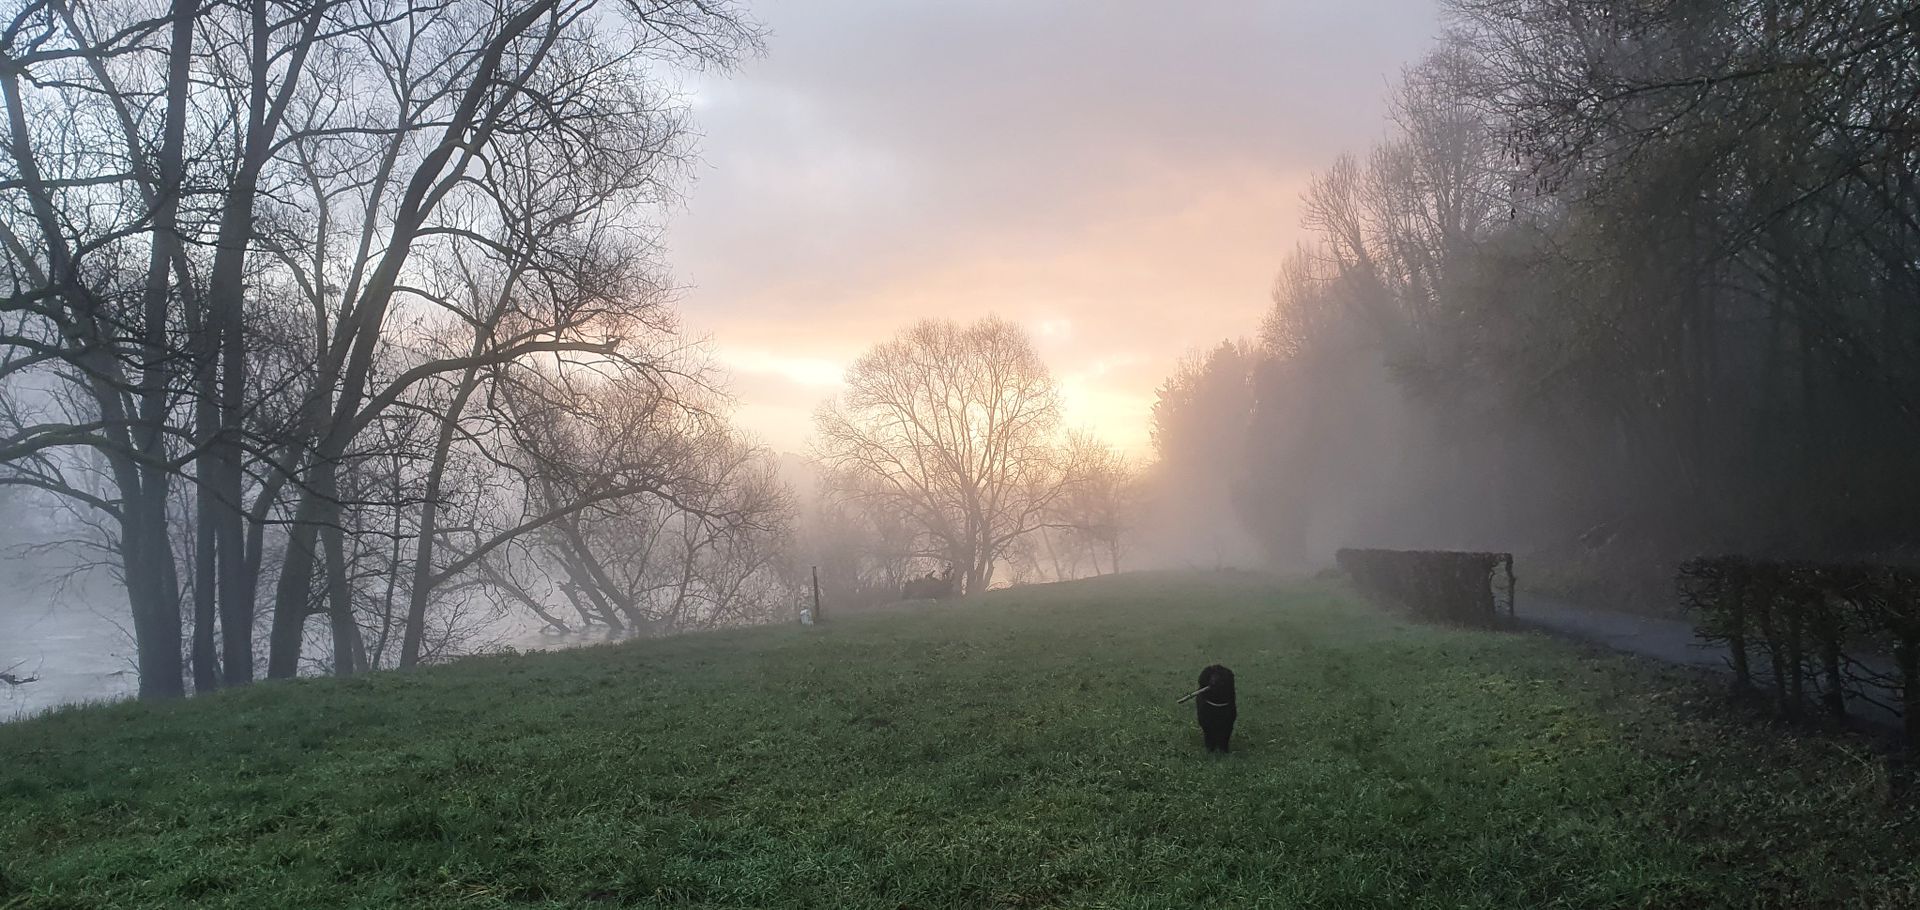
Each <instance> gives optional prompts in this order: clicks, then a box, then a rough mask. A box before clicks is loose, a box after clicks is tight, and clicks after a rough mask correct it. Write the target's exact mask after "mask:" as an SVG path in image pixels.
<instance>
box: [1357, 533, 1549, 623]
mask: <svg viewBox="0 0 1920 910" xmlns="http://www.w3.org/2000/svg"><path fill="white" fill-rule="evenodd" d="M1334 560H1335V561H1336V562H1337V563H1339V565H1340V569H1341V571H1343V572H1346V573H1347V576H1348V577H1350V578H1352V579H1353V583H1354V584H1355V585H1356V586H1358V587H1359V588H1360V590H1361V591H1363V592H1365V593H1366V594H1367V595H1368V596H1370V597H1374V598H1377V599H1380V600H1384V601H1388V602H1391V603H1395V604H1399V605H1400V606H1403V607H1405V608H1407V609H1408V610H1410V611H1412V612H1413V614H1414V615H1415V616H1418V617H1421V618H1422V619H1430V620H1435V621H1438V622H1450V623H1459V624H1462V625H1469V626H1493V625H1496V624H1497V623H1498V622H1499V616H1500V612H1501V608H1502V607H1503V606H1504V608H1505V612H1506V614H1507V615H1508V616H1512V615H1513V554H1511V553H1466V552H1457V551H1453V550H1363V549H1345V550H1341V551H1339V552H1338V553H1336V554H1335V555H1334ZM1502 570H1504V579H1503V580H1504V582H1505V585H1504V593H1505V595H1506V597H1505V601H1504V603H1502V602H1501V600H1500V598H1498V597H1497V596H1496V595H1495V587H1496V586H1495V577H1496V573H1500V572H1501V571H1502Z"/></svg>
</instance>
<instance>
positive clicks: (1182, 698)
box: [1174, 686, 1213, 705]
mask: <svg viewBox="0 0 1920 910" xmlns="http://www.w3.org/2000/svg"><path fill="white" fill-rule="evenodd" d="M1211 688H1213V687H1212V686H1201V687H1200V688H1198V689H1195V690H1193V691H1192V692H1188V693H1187V694H1185V695H1182V696H1180V700H1179V701H1176V702H1174V704H1176V705H1184V704H1186V703H1187V702H1190V701H1193V700H1194V699H1195V698H1198V697H1199V696H1200V693H1202V692H1205V691H1207V690H1208V689H1211Z"/></svg>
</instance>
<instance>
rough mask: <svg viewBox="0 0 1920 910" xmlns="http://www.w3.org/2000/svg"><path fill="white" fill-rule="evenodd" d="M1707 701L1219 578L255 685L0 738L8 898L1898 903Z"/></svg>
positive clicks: (1886, 853) (1687, 681)
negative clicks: (1196, 701)
mask: <svg viewBox="0 0 1920 910" xmlns="http://www.w3.org/2000/svg"><path fill="white" fill-rule="evenodd" d="M1215 661H1218V662H1222V663H1225V664H1227V665H1229V666H1231V667H1232V668H1233V669H1234V670H1235V671H1236V673H1237V675H1238V679H1239V697H1240V721H1239V726H1238V728H1237V730H1236V733H1235V736H1234V752H1233V754H1232V755H1230V756H1226V757H1212V756H1208V755H1206V754H1205V753H1204V752H1203V751H1202V749H1201V743H1200V736H1199V732H1198V730H1197V728H1196V727H1195V725H1194V722H1193V715H1192V710H1191V706H1176V705H1175V704H1174V699H1175V698H1177V697H1178V696H1180V695H1182V694H1184V693H1186V692H1188V691H1190V690H1191V689H1192V688H1193V680H1194V677H1195V675H1196V674H1197V672H1198V670H1199V668H1200V667H1201V666H1203V665H1205V664H1207V663H1210V662H1215ZM1719 685H1720V683H1719V681H1718V680H1717V679H1715V678H1712V677H1708V676H1703V675H1701V674H1699V673H1697V672H1694V671H1684V670H1677V669H1669V668H1664V667H1660V666H1657V665H1653V664H1650V663H1647V662H1644V661H1641V660H1638V659H1635V658H1631V657H1626V656H1621V655H1614V654H1606V653H1600V652H1597V651H1593V650H1590V649H1587V648H1584V647H1582V646H1580V645H1577V644H1573V643H1569V642H1564V641H1559V640H1556V639H1551V638H1547V637H1543V636H1540V635H1534V634H1520V633H1489V632H1473V631H1465V630H1456V629H1448V628H1439V627H1432V626H1422V625H1415V624H1412V623H1409V622H1407V621H1404V620H1403V619H1401V618H1398V617H1396V616H1394V615H1392V614H1389V613H1386V612H1382V611H1380V610H1377V609H1375V608H1373V607H1371V606H1369V605H1367V604H1365V603H1364V602H1362V601H1360V600H1359V599H1358V598H1357V597H1356V596H1355V595H1353V594H1352V593H1350V592H1349V591H1348V590H1347V589H1346V588H1345V587H1344V586H1342V585H1340V584H1339V583H1337V582H1328V581H1304V580H1285V579H1275V578H1270V577H1266V576H1262V575H1256V574H1251V573H1233V572H1225V573H1147V574H1137V575H1127V576H1117V577H1109V578H1103V579H1096V580H1091V581H1084V582H1074V583H1066V584H1059V585H1046V586H1034V587H1023V588H1016V589H1009V590H1006V591H1001V592H996V593H993V594H991V595H988V596H986V597H983V598H978V599H975V600H972V601H966V602H957V603H948V604H941V605H938V606H926V607H908V608H901V609H896V610H892V611H887V612H882V613H876V614H868V615H861V616H845V617H836V618H834V620H833V621H831V622H829V623H826V624H822V625H818V626H812V627H799V626H793V627H781V628H766V629H748V630H737V631H730V632H723V633H716V634H704V635H693V636H687V637H683V638H677V639H671V640H662V641H650V642H638V643H630V644H624V645H613V646H604V647H595V648H588V649H582V650H577V651H571V652H556V653H539V654H527V655H497V656H487V657H480V658H471V659H467V660H462V661H459V662H457V663H455V664H452V665H448V666H442V667H434V668H430V669H425V670H421V671H416V672H408V673H381V674H373V675H368V676H363V677H359V678H354V679H347V680H301V681H294V682H283V683H269V684H262V685H257V686H253V687H251V688H247V689H241V690H235V691H232V692H226V693H220V694H217V695H214V696H210V697H206V698H199V699H194V700H190V701H185V702H173V703H158V704H146V703H125V704H116V705H107V706H95V707H86V708H78V709H72V710H66V711H62V712H59V713H56V714H53V715H50V716H46V717H42V718H39V719H35V720H31V721H25V722H20V723H15V724H10V725H6V726H0V908H6V910H16V908H80V907H101V908H105V907H116V908H118V907H170V906H189V905H191V906H209V907H245V908H259V907H435V908H439V907H445V908H452V907H593V906H611V905H620V904H628V905H672V906H689V907H860V908H888V910H894V908H938V907H1056V906H1057V907H1116V908H1117V907H1140V908H1146V907H1448V908H1456V907H1642V906H1651V907H1721V906H1724V907H1751V906H1782V907H1804V906H1842V905H1845V906H1857V907H1889V908H1891V907H1912V906H1920V869H1917V868H1916V860H1915V857H1916V856H1920V851H1917V850H1916V847H1920V813H1916V811H1915V810H1914V809H1912V808H1911V806H1912V800H1913V797H1911V796H1908V795H1896V794H1895V793H1894V791H1895V790H1896V789H1898V788H1896V787H1895V786H1894V781H1893V779H1892V778H1891V777H1890V776H1889V772H1888V771H1887V763H1886V762H1885V761H1884V760H1883V759H1882V758H1881V757H1879V756H1877V755H1876V754H1875V753H1874V752H1873V751H1872V750H1871V749H1870V748H1869V747H1868V746H1867V745H1865V744H1863V743H1860V742H1855V741H1850V740H1847V739H1845V738H1834V737H1828V736H1811V735H1801V734H1799V733H1797V732H1795V731H1794V730H1793V729H1792V728H1788V727H1781V726H1767V725H1760V724H1756V723H1755V722H1754V721H1753V719H1751V718H1741V717H1735V716H1732V715H1730V714H1729V712H1727V711H1725V710H1723V708H1724V705H1723V704H1722V703H1721V701H1720V699H1719V697H1718V694H1717V692H1718V689H1717V686H1719Z"/></svg>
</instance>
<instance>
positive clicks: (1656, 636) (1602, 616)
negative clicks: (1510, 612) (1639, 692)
mask: <svg viewBox="0 0 1920 910" xmlns="http://www.w3.org/2000/svg"><path fill="white" fill-rule="evenodd" d="M1518 600H1519V603H1518V604H1517V605H1516V606H1515V608H1514V617H1515V618H1516V619H1518V620H1519V621H1520V623H1521V624H1522V625H1527V626H1533V627H1535V628H1538V629H1544V630H1546V631H1548V632H1558V633H1560V634H1562V635H1569V636H1572V637H1574V638H1579V639H1584V640H1586V641H1591V642H1594V643H1595V644H1601V645H1606V646H1607V647H1609V648H1613V649H1614V650H1616V651H1627V652H1630V653H1633V654H1643V655H1645V656H1647V657H1652V658H1655V659H1658V660H1664V661H1666V662H1667V663H1673V664H1684V665H1686V666H1690V667H1707V668H1709V669H1715V670H1730V668H1731V666H1732V665H1731V664H1730V663H1728V660H1729V656H1730V655H1729V653H1728V651H1727V648H1726V647H1725V646H1723V645H1717V644H1706V643H1704V642H1702V641H1700V640H1699V639H1697V638H1695V637H1694V635H1693V624H1692V623H1689V622H1687V621H1685V620H1679V619H1658V618H1655V617H1652V616H1641V615H1638V614H1635V613H1619V612H1615V611H1613V610H1595V609H1592V608H1590V607H1580V606H1575V605H1573V604H1570V603H1566V602H1564V601H1557V600H1552V599H1550V598H1543V597H1535V596H1522V597H1520V598H1518Z"/></svg>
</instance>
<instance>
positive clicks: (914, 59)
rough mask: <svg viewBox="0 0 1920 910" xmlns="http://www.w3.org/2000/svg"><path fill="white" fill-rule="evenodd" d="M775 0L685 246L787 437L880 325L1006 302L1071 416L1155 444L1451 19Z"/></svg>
mask: <svg viewBox="0 0 1920 910" xmlns="http://www.w3.org/2000/svg"><path fill="white" fill-rule="evenodd" d="M756 13H757V15H758V16H759V17H760V18H761V19H762V21H763V22H765V23H766V25H767V26H768V27H769V29H770V31H771V34H770V36H769V39H768V44H767V54H766V55H765V57H763V58H761V59H759V60H756V61H751V62H749V63H747V64H746V65H745V66H744V67H742V68H741V70H740V71H738V72H736V73H733V74H715V75H711V76H706V75H703V76H700V77H698V78H696V79H694V80H692V81H690V82H689V84H688V91H689V93H690V97H691V99H692V101H693V104H694V111H693V113H694V116H695V120H696V127H697V129H698V130H699V131H700V133H701V134H702V138H701V140H700V144H699V147H700V156H701V163H700V165H699V167H698V168H697V172H698V173H697V180H696V182H695V183H694V185H693V186H692V187H691V189H690V191H689V193H688V195H687V198H686V200H685V204H684V206H683V208H682V209H681V210H680V211H678V212H677V213H676V214H675V217H674V219H673V223H672V227H671V229H670V232H669V234H668V244H669V257H670V263H671V265H672V268H673V270H674V273H675V275H676V276H677V278H678V280H679V281H680V282H681V283H683V284H685V285H686V286H687V290H686V292H685V293H684V294H683V295H682V296H681V299H680V306H681V310H682V312H683V313H684V318H685V322H686V325H687V327H688V329H689V330H691V331H693V332H696V333H700V334H704V335H707V336H709V337H710V338H711V339H712V345H713V350H714V353H715V355H716V356H717V358H718V360H719V361H720V363H721V364H722V365H723V366H724V367H726V368H727V370H728V371H729V373H730V374H731V382H730V388H731V389H732V391H733V393H734V394H735V396H736V397H737V400H738V407H737V410H736V418H737V420H738V422H739V423H740V424H741V425H742V426H743V427H745V428H746V429H748V430H749V431H751V432H752V433H754V434H755V435H757V436H758V437H760V438H761V439H762V440H763V441H765V442H766V443H768V444H769V445H771V446H773V447H774V448H775V449H777V450H782V451H804V450H805V447H806V444H807V439H808V436H809V434H810V433H811V421H812V413H813V410H814V408H815V407H816V406H817V405H818V404H819V403H820V401H821V400H822V399H824V398H826V397H827V396H829V395H831V394H832V393H833V392H834V390H835V389H836V387H837V385H838V381H839V379H838V377H839V374H840V371H841V370H842V369H844V367H845V366H846V365H847V364H848V363H849V362H851V361H852V359H853V358H854V357H856V356H858V355H859V353H860V352H861V351H863V350H865V349H866V348H867V347H868V346H870V345H871V344H873V343H875V342H877V341H880V340H882V339H884V338H887V337H889V336H891V335H892V334H893V333H895V332H896V331H898V330H899V329H901V328H902V327H904V326H906V325H907V324H909V323H911V322H913V321H914V320H916V319H919V318H922V317H926V316H945V317H949V318H954V319H960V320H970V319H973V318H976V317H978V316H983V315H986V314H988V313H997V314H999V315H1001V316H1003V317H1006V318H1008V319H1012V320H1015V321H1017V322H1019V323H1021V324H1023V325H1025V326H1026V327H1027V328H1028V330H1029V331H1030V332H1031V333H1032V335H1033V337H1034V339H1035V342H1036V343H1037V345H1038V346H1039V348H1040V351H1041V353H1042V354H1043V356H1045V357H1046V359H1047V362H1048V364H1049V365H1050V366H1051V367H1052V369H1053V371H1054V374H1055V376H1056V378H1057V379H1058V380H1059V382H1060V386H1061V391H1062V395H1063V399H1064V403H1065V408H1066V419H1067V421H1066V422H1067V425H1068V426H1069V427H1073V428H1083V429H1091V430H1093V431H1094V432H1095V433H1097V434H1098V435H1099V436H1101V437H1102V438H1103V439H1105V440H1107V441H1108V442H1110V443H1112V444H1114V445H1116V446H1118V447H1120V448H1122V449H1124V450H1127V451H1128V452H1130V453H1132V454H1134V455H1136V456H1145V455H1146V454H1147V453H1148V444H1147V419H1148V414H1149V410H1150V408H1151V406H1152V403H1153V393H1154V389H1155V387H1157V386H1158V385H1159V383H1160V382H1161V380H1162V379H1164V378H1165V377H1166V376H1167V374H1168V373H1169V372H1170V371H1171V370H1172V369H1173V367H1174V365H1175V363H1176V362H1177V361H1178V360H1179V358H1180V356H1181V355H1182V354H1183V353H1185V352H1186V351H1188V350H1191V349H1193V348H1196V347H1206V346H1211V345H1213V344H1216V343H1218V342H1219V341H1221V340H1222V339H1224V338H1229V337H1238V336H1243V335H1247V334H1251V333H1252V332H1253V331H1254V330H1255V329H1256V327H1257V326H1258V324H1259V320H1260V315H1261V313H1262V312H1263V311H1264V309H1265V307H1266V305H1267V294H1268V289H1269V287H1270V285H1271V283H1272V281H1273V276H1274V274H1275V273H1276V272H1277V270H1278V267H1279V265H1280V262H1281V260H1282V258H1283V257H1284V256H1285V254H1286V253H1287V252H1288V251H1289V250H1291V249H1292V248H1293V246H1294V244H1295V243H1296V241H1297V239H1298V238H1299V237H1300V231H1299V228H1298V222H1299V214H1300V211H1299V210H1300V193H1301V191H1302V190H1303V189H1304V188H1305V185H1306V181H1307V179H1308V177H1309V175H1310V174H1311V173H1312V171H1313V170H1315V169H1317V168H1320V167H1324V166H1325V165H1326V164H1327V163H1328V162H1330V161H1331V160H1332V159H1333V157H1334V156H1335V155H1337V154H1339V153H1340V152H1341V151H1344V150H1350V149H1363V148H1364V147H1365V146H1366V145H1367V144H1369V143H1370V142H1371V141H1372V140H1373V138H1374V137H1376V136H1377V135H1378V134H1379V133H1380V132H1381V131H1382V126H1381V123H1382V116H1383V113H1384V108H1385V104H1384V96H1385V94H1386V87H1387V85H1388V83H1389V82H1390V81H1391V80H1392V78H1393V77H1394V76H1395V75H1396V74H1397V73H1398V71H1399V69H1400V68H1401V67H1402V66H1404V65H1406V64H1408V63H1410V62H1412V61H1413V60H1414V58H1415V57H1417V56H1418V54H1420V53H1421V52H1422V50H1423V49H1424V48H1426V47H1427V46H1429V44H1430V42H1431V40H1432V38H1433V36H1434V34H1435V32H1436V31H1437V29H1438V25H1437V23H1436V21H1435V11H1434V9H1433V8H1432V5H1431V3H1430V0H1377V2H1369V3H1359V4H1325V3H1320V2H1308V0H1285V2H1277V3H1266V4H1259V5H1256V4H1248V3H1218V4H1192V5H1173V6H1169V5H1167V4H1148V3H1142V2H1134V0H1126V2H1109V0H1101V2H1092V0H1084V2H1077V3H1076V2H1059V3H1047V4H1032V3H1015V2H981V3H965V4H954V3H932V2H926V3H922V2H901V3H886V4H875V3H867V2H853V0H846V2H825V0H807V2H800V0H774V2H766V3H762V4H759V5H757V6H756ZM1332 38H1338V39H1339V40H1338V41H1333V40H1330V39H1332Z"/></svg>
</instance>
